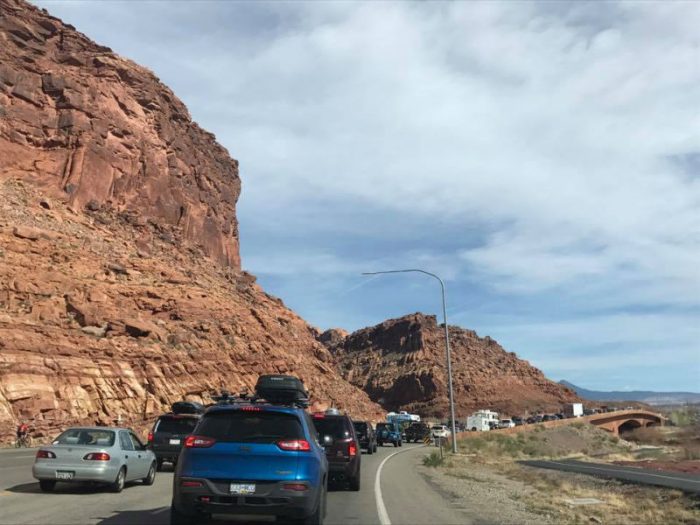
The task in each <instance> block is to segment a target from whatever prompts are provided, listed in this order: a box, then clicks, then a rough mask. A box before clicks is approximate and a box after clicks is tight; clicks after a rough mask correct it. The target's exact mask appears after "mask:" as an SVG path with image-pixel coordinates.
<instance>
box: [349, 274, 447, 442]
mask: <svg viewBox="0 0 700 525" xmlns="http://www.w3.org/2000/svg"><path fill="white" fill-rule="evenodd" d="M409 272H418V273H424V274H425V275H429V276H431V277H434V278H435V279H437V280H438V282H439V283H440V290H441V291H442V319H443V321H444V325H445V356H446V359H447V390H448V395H449V400H450V421H451V424H452V452H453V453H454V454H456V453H457V425H456V423H455V399H454V391H453V389H452V359H451V357H450V333H449V330H448V328H447V306H446V302H445V283H444V282H442V279H440V278H439V277H438V276H437V275H435V274H434V273H430V272H426V271H425V270H418V269H415V268H414V269H408V270H385V271H383V272H363V273H362V275H380V274H384V273H409Z"/></svg>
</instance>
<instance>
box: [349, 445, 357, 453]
mask: <svg viewBox="0 0 700 525" xmlns="http://www.w3.org/2000/svg"><path fill="white" fill-rule="evenodd" d="M348 454H350V455H351V456H357V445H355V442H352V443H350V444H349V445H348Z"/></svg>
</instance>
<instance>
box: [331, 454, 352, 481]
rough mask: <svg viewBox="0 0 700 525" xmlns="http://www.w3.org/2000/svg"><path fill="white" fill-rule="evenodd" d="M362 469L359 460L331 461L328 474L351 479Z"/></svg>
mask: <svg viewBox="0 0 700 525" xmlns="http://www.w3.org/2000/svg"><path fill="white" fill-rule="evenodd" d="M359 469H360V462H359V460H357V459H355V460H354V461H342V462H341V461H329V462H328V476H329V477H330V478H331V479H336V480H337V479H349V478H354V477H355V476H356V475H357V472H358V471H359Z"/></svg>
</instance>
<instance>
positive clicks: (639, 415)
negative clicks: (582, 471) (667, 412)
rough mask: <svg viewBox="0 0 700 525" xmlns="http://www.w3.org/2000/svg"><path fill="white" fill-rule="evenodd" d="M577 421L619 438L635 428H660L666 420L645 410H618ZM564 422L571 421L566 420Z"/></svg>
mask: <svg viewBox="0 0 700 525" xmlns="http://www.w3.org/2000/svg"><path fill="white" fill-rule="evenodd" d="M578 420H579V421H588V422H589V423H591V424H592V425H595V426H597V427H599V428H602V429H603V430H607V431H608V432H612V433H613V434H615V435H616V436H619V435H620V434H621V433H624V432H629V431H631V430H634V429H637V428H645V427H657V426H662V425H663V424H664V422H665V420H666V418H665V417H663V416H662V415H660V414H656V413H655V412H649V411H647V410H619V411H617V412H606V413H603V414H593V415H591V416H584V417H582V418H579V419H578ZM564 421H572V420H570V419H568V420H564Z"/></svg>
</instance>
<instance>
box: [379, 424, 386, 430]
mask: <svg viewBox="0 0 700 525" xmlns="http://www.w3.org/2000/svg"><path fill="white" fill-rule="evenodd" d="M388 427H389V425H387V424H386V423H377V430H382V429H385V428H388Z"/></svg>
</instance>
